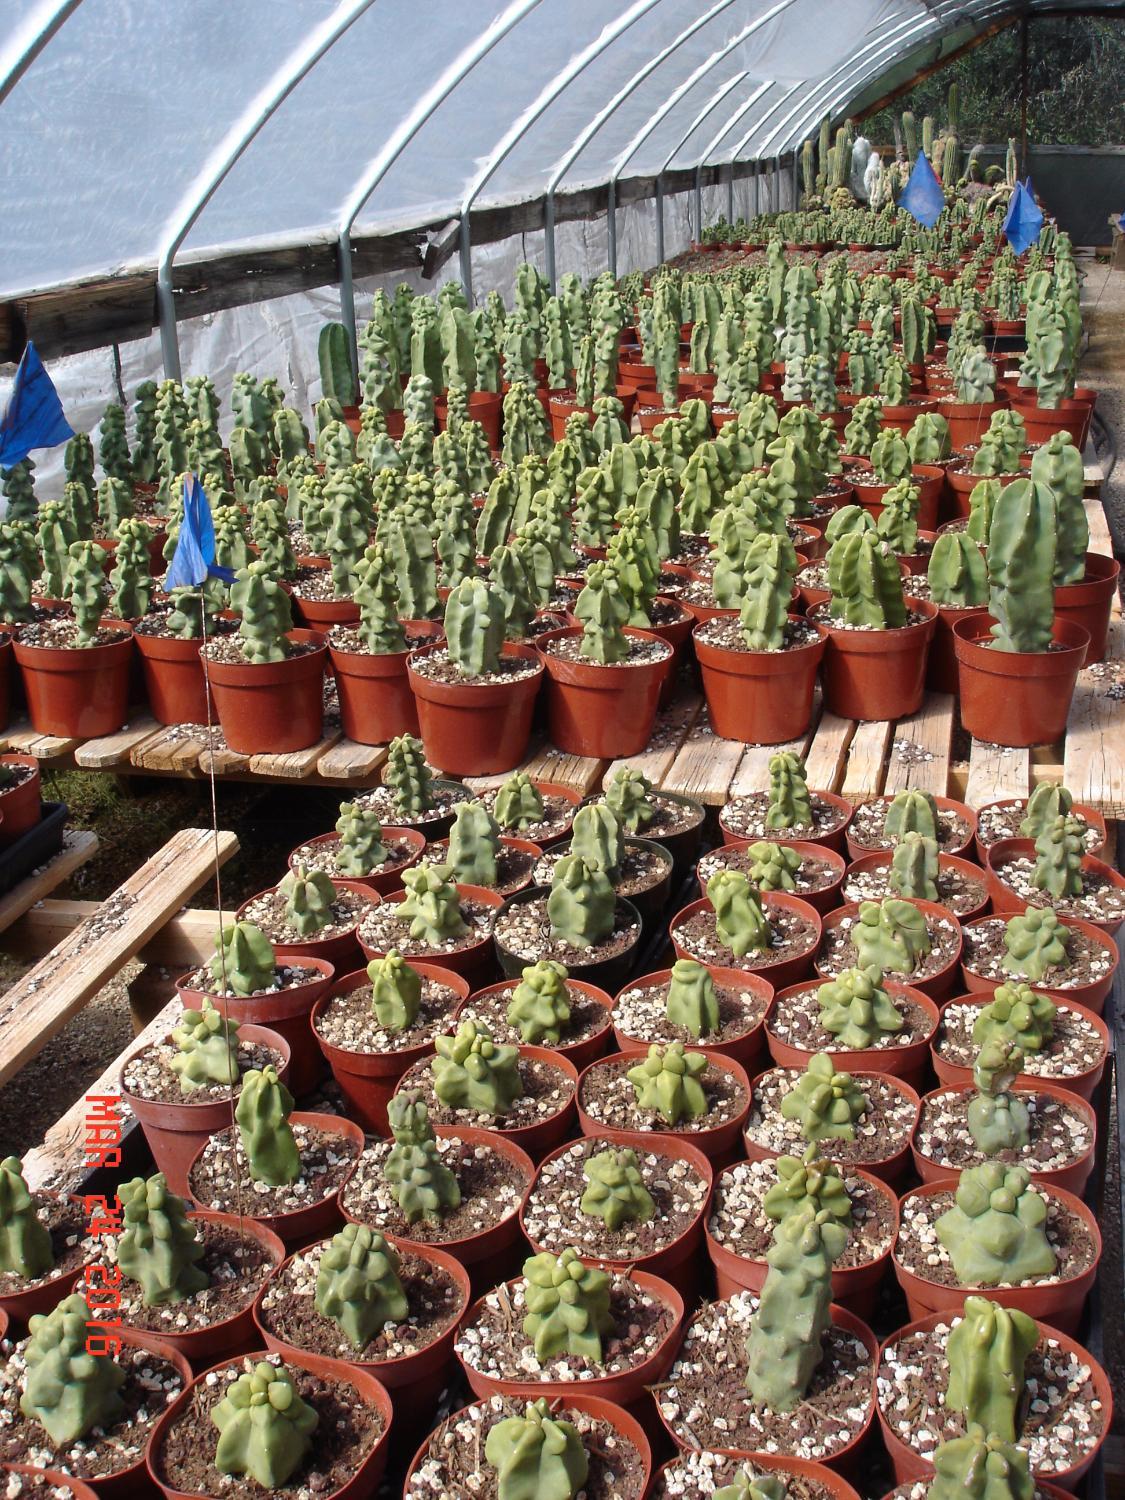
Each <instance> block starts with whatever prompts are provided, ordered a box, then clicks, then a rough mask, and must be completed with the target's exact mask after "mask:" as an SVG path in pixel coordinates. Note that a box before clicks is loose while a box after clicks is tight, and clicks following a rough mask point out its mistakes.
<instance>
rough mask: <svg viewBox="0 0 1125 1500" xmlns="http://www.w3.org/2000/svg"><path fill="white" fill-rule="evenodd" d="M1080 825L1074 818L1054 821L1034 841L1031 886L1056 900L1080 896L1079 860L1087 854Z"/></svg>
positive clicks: (1081, 881) (1080, 869) (1081, 888)
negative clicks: (1033, 865) (1033, 864)
mask: <svg viewBox="0 0 1125 1500" xmlns="http://www.w3.org/2000/svg"><path fill="white" fill-rule="evenodd" d="M1084 831H1085V830H1084V827H1083V824H1082V823H1080V822H1079V821H1078V819H1077V818H1074V817H1060V818H1056V819H1055V820H1054V822H1053V823H1052V824H1051V825H1050V826H1049V827H1048V828H1044V830H1043V832H1042V833H1041V834H1040V835H1039V837H1038V838H1037V839H1036V840H1035V869H1034V871H1033V873H1032V877H1031V880H1032V884H1033V885H1034V886H1035V888H1036V890H1039V891H1046V892H1047V894H1048V895H1049V896H1052V897H1053V898H1054V899H1055V900H1056V901H1062V900H1065V899H1066V898H1067V897H1068V896H1081V894H1082V891H1083V880H1082V860H1083V857H1084V856H1085V853H1086V845H1085V841H1084V837H1083V834H1084Z"/></svg>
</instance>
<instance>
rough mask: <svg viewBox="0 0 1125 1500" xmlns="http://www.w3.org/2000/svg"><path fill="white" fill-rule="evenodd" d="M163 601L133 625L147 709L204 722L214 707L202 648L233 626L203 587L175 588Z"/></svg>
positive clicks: (163, 719) (166, 718)
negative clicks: (218, 610) (220, 616)
mask: <svg viewBox="0 0 1125 1500" xmlns="http://www.w3.org/2000/svg"><path fill="white" fill-rule="evenodd" d="M167 602H168V608H167V609H161V610H158V611H154V612H153V613H151V614H148V615H145V617H144V618H143V619H140V620H138V621H137V622H136V624H135V625H134V627H133V639H134V641H136V643H137V650H138V652H139V653H140V657H141V667H142V670H143V672H144V682H145V694H146V696H147V698H148V705H149V709H150V711H151V713H152V716H153V718H154V719H155V720H156V721H157V723H158V724H207V723H208V722H210V721H212V720H213V719H214V717H215V708H214V703H213V700H212V699H211V697H210V691H209V688H208V684H207V675H206V672H205V671H204V667H203V662H202V659H201V657H200V652H201V650H202V648H203V644H204V641H205V640H206V639H209V638H210V637H212V636H216V637H217V636H222V635H229V634H231V633H232V632H233V631H234V630H235V629H236V628H237V627H236V625H235V623H234V622H233V621H231V620H224V619H220V618H219V617H218V616H217V614H216V611H215V605H214V602H213V600H212V599H211V597H210V596H209V594H208V592H207V589H206V588H201V589H188V588H182V589H173V591H172V593H171V594H169V595H168V596H167Z"/></svg>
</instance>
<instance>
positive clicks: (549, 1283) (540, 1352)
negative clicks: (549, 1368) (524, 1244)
mask: <svg viewBox="0 0 1125 1500" xmlns="http://www.w3.org/2000/svg"><path fill="white" fill-rule="evenodd" d="M523 1275H524V1303H525V1305H526V1307H527V1316H526V1317H525V1318H524V1320H523V1331H524V1333H525V1334H526V1335H527V1337H528V1338H529V1339H530V1340H531V1343H532V1347H533V1348H534V1350H535V1357H536V1359H537V1360H539V1362H540V1363H543V1362H544V1361H546V1360H549V1359H555V1358H556V1357H557V1356H559V1355H562V1354H572V1355H574V1356H575V1357H576V1358H578V1359H586V1360H589V1361H590V1362H591V1363H592V1364H597V1365H600V1364H601V1363H602V1362H603V1359H604V1355H603V1353H602V1337H603V1335H604V1334H607V1333H609V1332H610V1330H611V1329H612V1327H613V1315H612V1313H611V1312H610V1310H609V1290H610V1277H609V1273H608V1272H606V1271H602V1270H599V1269H598V1268H597V1267H596V1266H588V1265H586V1264H585V1262H584V1261H582V1260H581V1259H579V1255H578V1251H577V1250H573V1249H570V1248H567V1249H566V1250H564V1251H563V1252H562V1254H561V1255H559V1256H554V1255H552V1254H551V1253H550V1251H544V1252H543V1253H542V1254H540V1255H533V1256H531V1257H530V1258H529V1259H528V1260H525V1261H524V1263H523Z"/></svg>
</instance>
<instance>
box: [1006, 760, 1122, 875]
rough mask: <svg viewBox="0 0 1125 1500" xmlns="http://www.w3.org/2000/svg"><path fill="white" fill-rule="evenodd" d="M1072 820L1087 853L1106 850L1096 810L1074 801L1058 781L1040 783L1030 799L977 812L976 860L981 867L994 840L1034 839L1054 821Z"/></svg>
mask: <svg viewBox="0 0 1125 1500" xmlns="http://www.w3.org/2000/svg"><path fill="white" fill-rule="evenodd" d="M1060 817H1072V818H1075V819H1077V821H1078V823H1079V824H1080V825H1081V827H1082V840H1083V844H1084V845H1085V852H1086V853H1087V854H1100V853H1101V851H1102V849H1103V848H1104V847H1105V841H1106V826H1105V819H1104V818H1103V817H1102V815H1101V813H1100V812H1098V811H1097V809H1096V808H1093V807H1089V806H1084V805H1083V804H1082V803H1079V802H1075V800H1074V796H1073V793H1071V792H1069V791H1068V790H1067V788H1066V787H1065V786H1062V785H1060V784H1059V783H1058V782H1057V781H1041V782H1040V783H1039V784H1038V785H1037V786H1036V788H1035V790H1034V791H1033V792H1032V793H1031V795H1030V796H1029V797H1002V798H1000V799H999V800H998V801H996V802H986V803H985V804H984V806H983V807H981V808H979V809H978V811H977V836H976V852H977V859H978V861H979V862H980V863H981V864H982V865H983V864H985V863H986V862H987V860H988V850H989V849H990V848H991V846H992V845H993V844H994V843H996V841H997V839H1014V838H1023V839H1036V838H1038V837H1039V835H1040V834H1041V833H1042V832H1043V830H1044V829H1045V828H1047V827H1048V826H1049V825H1050V824H1051V823H1053V822H1054V820H1055V819H1056V818H1060Z"/></svg>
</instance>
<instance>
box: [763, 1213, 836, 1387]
mask: <svg viewBox="0 0 1125 1500" xmlns="http://www.w3.org/2000/svg"><path fill="white" fill-rule="evenodd" d="M847 1239H848V1232H847V1230H846V1229H845V1228H844V1226H843V1225H842V1224H840V1223H838V1222H837V1221H836V1220H835V1219H834V1218H833V1217H832V1215H831V1214H829V1213H825V1212H821V1213H815V1214H813V1213H801V1214H790V1215H789V1216H788V1217H787V1218H785V1219H782V1220H781V1222H780V1223H779V1224H778V1226H777V1228H776V1229H775V1231H774V1236H773V1243H772V1244H771V1245H770V1248H769V1250H768V1251H767V1252H766V1263H767V1265H768V1266H769V1270H768V1271H767V1273H766V1279H765V1282H764V1283H763V1285H762V1297H761V1301H760V1303H759V1304H758V1310H757V1312H755V1314H754V1316H753V1318H752V1319H751V1321H750V1334H749V1337H748V1338H747V1340H746V1355H747V1368H746V1389H747V1390H748V1391H749V1393H750V1399H751V1401H752V1402H753V1403H754V1404H755V1405H756V1406H761V1407H765V1408H766V1409H767V1410H769V1411H773V1412H787V1411H792V1410H793V1409H794V1408H795V1407H796V1406H798V1405H799V1404H800V1402H801V1401H802V1400H803V1398H804V1395H805V1392H806V1391H807V1390H808V1388H809V1385H810V1383H811V1381H812V1378H813V1375H814V1373H815V1372H816V1369H817V1366H818V1365H819V1364H820V1362H821V1359H822V1358H823V1348H822V1343H823V1340H824V1336H825V1334H826V1333H827V1332H828V1329H829V1327H830V1324H831V1313H830V1307H831V1302H832V1262H833V1261H834V1260H835V1259H836V1257H837V1256H838V1255H840V1254H841V1253H842V1252H843V1249H844V1246H845V1245H846V1244H847Z"/></svg>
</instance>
